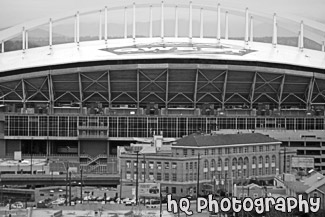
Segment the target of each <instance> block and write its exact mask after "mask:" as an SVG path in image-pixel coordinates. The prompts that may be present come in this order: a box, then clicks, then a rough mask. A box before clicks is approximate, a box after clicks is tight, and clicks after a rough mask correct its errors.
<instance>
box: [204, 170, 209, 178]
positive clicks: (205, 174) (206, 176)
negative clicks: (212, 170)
mask: <svg viewBox="0 0 325 217" xmlns="http://www.w3.org/2000/svg"><path fill="white" fill-rule="evenodd" d="M204 179H205V180H207V179H208V173H207V172H205V173H204Z"/></svg>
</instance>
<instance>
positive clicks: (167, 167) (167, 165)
mask: <svg viewBox="0 0 325 217" xmlns="http://www.w3.org/2000/svg"><path fill="white" fill-rule="evenodd" d="M165 169H166V170H169V162H165Z"/></svg>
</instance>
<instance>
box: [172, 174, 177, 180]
mask: <svg viewBox="0 0 325 217" xmlns="http://www.w3.org/2000/svg"><path fill="white" fill-rule="evenodd" d="M172 178H173V181H174V182H176V181H177V174H176V173H173V177H172Z"/></svg>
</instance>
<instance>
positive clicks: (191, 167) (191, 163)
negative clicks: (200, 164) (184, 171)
mask: <svg viewBox="0 0 325 217" xmlns="http://www.w3.org/2000/svg"><path fill="white" fill-rule="evenodd" d="M192 169H193V162H190V170H192Z"/></svg>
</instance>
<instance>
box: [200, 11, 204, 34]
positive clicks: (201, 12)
mask: <svg viewBox="0 0 325 217" xmlns="http://www.w3.org/2000/svg"><path fill="white" fill-rule="evenodd" d="M203 23H204V16H203V8H201V9H200V38H203Z"/></svg>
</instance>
